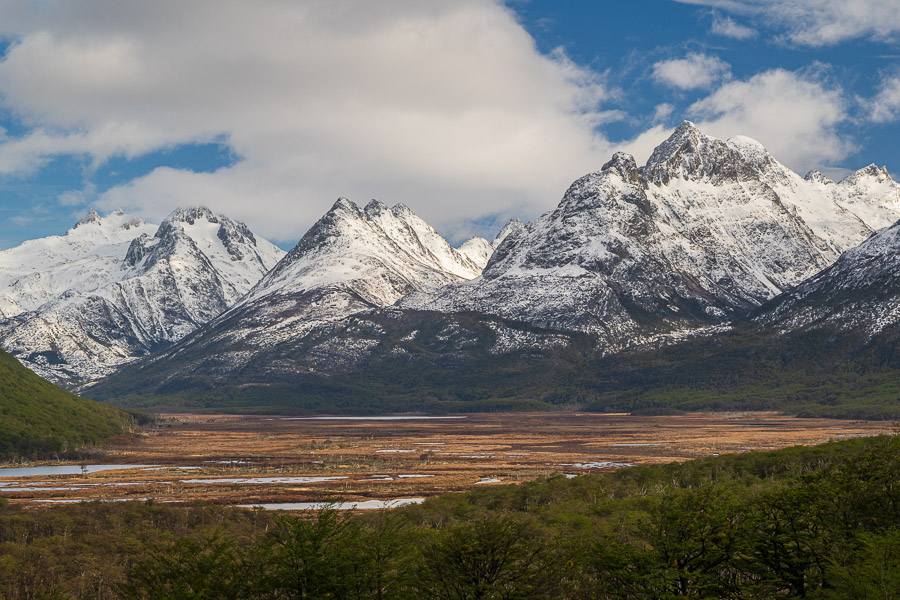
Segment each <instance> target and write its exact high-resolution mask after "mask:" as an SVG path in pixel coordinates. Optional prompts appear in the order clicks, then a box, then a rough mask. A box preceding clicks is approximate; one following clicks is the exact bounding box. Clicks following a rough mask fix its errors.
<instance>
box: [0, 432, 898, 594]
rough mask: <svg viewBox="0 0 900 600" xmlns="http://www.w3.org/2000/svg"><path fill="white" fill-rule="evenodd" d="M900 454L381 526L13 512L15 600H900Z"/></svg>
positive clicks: (807, 453)
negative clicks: (29, 599) (310, 599)
mask: <svg viewBox="0 0 900 600" xmlns="http://www.w3.org/2000/svg"><path fill="white" fill-rule="evenodd" d="M898 481H900V436H880V437H874V438H859V439H851V440H845V441H840V442H833V443H829V444H825V445H822V446H816V447H793V448H787V449H784V450H779V451H773V452H764V453H762V452H760V453H745V454H737V455H728V456H719V457H712V458H708V459H700V460H694V461H690V462H687V463H683V464H668V465H662V466H643V467H633V468H627V469H620V470H618V471H615V472H607V473H597V474H590V475H584V476H579V477H575V478H572V479H566V478H565V477H563V476H561V475H560V476H555V477H551V478H549V479H545V480H541V481H535V482H530V483H525V484H523V485H518V486H515V485H510V486H497V487H493V488H487V489H479V490H476V491H472V492H469V493H465V494H451V495H446V496H441V497H436V498H432V499H429V500H428V501H427V502H426V503H425V504H423V505H419V506H408V507H403V508H399V509H394V510H390V511H381V512H375V513H365V512H355V513H354V512H340V511H336V510H332V509H329V508H325V509H323V510H320V511H316V512H311V513H307V514H302V515H285V514H276V513H273V512H267V511H263V510H260V509H239V508H229V507H216V506H208V505H199V504H198V505H192V506H175V505H160V504H154V503H152V502H146V503H106V504H103V503H91V504H80V505H60V506H54V507H49V508H48V507H40V508H35V507H24V506H21V505H14V504H9V503H3V504H0V598H3V599H4V600H14V599H15V600H18V599H24V598H43V599H51V598H52V599H62V598H97V599H106V598H135V599H139V598H140V599H150V598H153V599H160V598H168V599H181V598H184V599H188V598H191V599H201V598H210V599H212V598H235V599H237V598H260V599H263V598H273V599H275V598H278V599H280V598H317V599H318V598H334V599H338V598H352V599H361V598H373V599H374V598H378V599H388V598H396V599H401V598H434V599H460V600H462V599H513V598H553V599H559V598H573V599H582V598H583V599H622V600H625V599H635V600H637V599H672V600H675V599H682V598H734V599H753V598H822V599H826V598H827V599H838V598H841V599H846V598H867V599H884V600H887V599H890V598H896V597H897V593H898V590H900V486H898V484H897V482H898Z"/></svg>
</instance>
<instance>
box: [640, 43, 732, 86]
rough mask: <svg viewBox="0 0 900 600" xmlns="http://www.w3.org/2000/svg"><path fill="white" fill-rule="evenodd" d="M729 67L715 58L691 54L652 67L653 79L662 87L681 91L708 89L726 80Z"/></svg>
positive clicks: (729, 70)
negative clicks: (666, 86)
mask: <svg viewBox="0 0 900 600" xmlns="http://www.w3.org/2000/svg"><path fill="white" fill-rule="evenodd" d="M730 72H731V66H730V65H729V64H728V63H727V62H725V61H723V60H722V59H720V58H718V57H716V56H710V55H708V54H700V53H696V52H695V53H691V54H688V55H687V56H686V57H685V58H677V59H673V60H665V61H661V62H658V63H656V64H654V65H653V78H654V79H655V80H656V81H658V82H659V83H662V84H663V85H668V86H672V87H675V88H678V89H681V90H692V89H698V88H708V87H710V86H712V85H713V84H714V83H716V82H717V81H719V80H721V79H723V78H728V77H729V75H730Z"/></svg>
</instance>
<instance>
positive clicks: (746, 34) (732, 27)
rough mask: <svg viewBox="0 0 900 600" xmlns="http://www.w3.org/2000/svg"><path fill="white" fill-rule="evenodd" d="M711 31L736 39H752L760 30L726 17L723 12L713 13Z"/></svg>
mask: <svg viewBox="0 0 900 600" xmlns="http://www.w3.org/2000/svg"><path fill="white" fill-rule="evenodd" d="M709 32H710V33H712V34H713V35H721V36H723V37H729V38H732V39H735V40H750V39H753V38H755V37H756V36H757V35H759V32H757V31H756V30H755V29H753V28H752V27H747V26H746V25H741V24H740V23H738V22H737V21H735V20H734V19H732V18H731V17H726V16H725V15H722V14H721V13H714V14H713V20H712V24H711V25H710V28H709Z"/></svg>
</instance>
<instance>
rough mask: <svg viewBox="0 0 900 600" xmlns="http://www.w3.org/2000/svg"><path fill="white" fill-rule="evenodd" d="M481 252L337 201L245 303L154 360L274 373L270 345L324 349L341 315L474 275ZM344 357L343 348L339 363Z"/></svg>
mask: <svg viewBox="0 0 900 600" xmlns="http://www.w3.org/2000/svg"><path fill="white" fill-rule="evenodd" d="M482 241H484V240H482ZM485 245H486V246H487V247H490V244H488V243H487V242H486V241H484V244H482V243H481V242H479V241H477V238H476V241H474V242H473V241H471V240H470V243H468V245H464V248H463V249H461V250H457V249H455V248H453V247H451V246H450V244H448V243H447V242H446V241H445V240H444V239H443V238H442V237H441V236H440V235H439V234H438V233H437V232H436V231H435V230H434V229H433V228H432V227H431V226H430V225H428V224H427V223H426V222H425V221H423V220H422V219H421V218H419V217H418V216H416V215H415V214H414V213H413V212H412V211H411V210H410V209H409V208H407V207H406V206H404V205H402V204H398V205H396V206H394V207H392V208H388V207H387V206H386V205H384V204H382V203H381V202H378V201H376V200H373V201H372V202H370V203H369V204H367V205H366V206H365V208H360V207H359V206H357V205H356V204H354V203H353V202H350V201H349V200H347V199H344V198H341V199H339V200H338V201H337V202H336V203H335V204H334V206H333V207H332V208H331V210H329V211H328V213H327V214H325V216H323V217H322V218H321V219H320V220H319V221H318V222H317V223H316V224H315V225H313V226H312V227H311V228H310V230H309V231H308V232H307V233H306V234H305V235H304V236H303V238H302V239H301V240H300V241H299V242H298V243H297V245H296V246H295V247H294V248H293V249H292V250H291V251H290V252H289V253H288V254H287V255H286V256H285V257H284V258H282V259H281V261H280V262H279V263H278V264H277V265H276V266H275V267H274V268H273V269H272V270H271V271H270V272H269V273H267V274H266V275H265V276H264V277H263V278H262V279H261V280H260V281H259V283H257V284H256V285H255V286H254V287H253V289H251V290H250V292H249V293H248V294H247V295H246V296H244V297H243V298H242V299H241V300H240V301H238V302H237V303H236V304H235V305H234V306H232V307H231V308H229V309H228V310H227V311H225V312H224V313H223V314H221V315H220V316H219V317H217V318H216V319H214V320H213V321H211V322H210V323H208V324H207V325H206V326H205V327H203V328H202V329H201V330H200V331H198V332H197V333H196V334H194V335H192V336H190V337H189V338H186V339H185V340H183V341H182V342H181V343H180V344H178V345H177V346H175V347H173V348H171V349H170V350H168V351H167V352H165V353H163V354H162V355H161V356H160V357H159V358H157V359H156V360H159V361H170V362H171V364H172V368H173V370H183V369H192V368H197V367H196V365H190V364H187V363H186V361H185V359H184V356H186V355H187V354H191V355H192V356H201V357H202V358H201V360H202V361H204V364H205V365H206V366H205V367H204V368H210V369H212V368H225V369H227V370H234V369H239V368H241V367H243V366H244V365H246V364H247V363H248V362H250V361H256V363H257V364H262V363H265V364H266V366H265V368H266V369H269V368H271V369H278V368H281V367H283V366H284V365H283V364H282V363H283V359H279V360H273V359H272V358H273V354H272V353H275V352H276V351H275V350H273V349H274V348H276V347H279V346H284V347H287V348H293V347H294V346H296V345H300V344H305V343H308V340H305V338H306V336H307V335H309V334H310V333H311V332H314V331H315V332H316V335H317V336H324V343H325V344H326V345H327V344H328V343H329V339H328V333H322V332H323V331H325V332H327V331H330V330H329V326H330V324H334V323H337V322H339V321H341V320H342V319H344V318H346V317H348V316H349V315H352V314H354V313H359V312H361V311H366V310H369V309H375V308H380V307H385V306H390V305H392V304H394V303H395V302H396V301H397V300H398V299H400V298H401V297H403V296H405V295H407V294H409V293H411V292H415V291H422V290H437V289H441V288H442V287H443V286H446V285H448V284H452V283H459V282H462V281H465V280H467V279H471V278H473V277H476V276H478V274H479V273H481V267H482V265H483V264H484V263H485V262H487V258H489V254H488V255H487V256H485V255H483V254H481V255H479V254H477V253H476V254H475V255H474V257H473V252H472V250H473V249H480V250H482V251H483V250H484V247H485ZM335 343H337V342H335ZM186 350H187V353H186V354H182V352H185V351H186ZM285 351H286V350H285V349H284V348H281V349H280V350H278V351H277V353H283V352H285ZM319 351H320V352H321V351H322V350H321V349H320V350H319ZM353 351H354V349H353V348H349V347H347V348H342V352H343V353H344V354H345V355H346V358H350V357H351V355H352V354H353ZM175 363H178V364H177V365H176V364H175ZM290 368H293V367H290Z"/></svg>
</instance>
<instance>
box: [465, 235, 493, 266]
mask: <svg viewBox="0 0 900 600" xmlns="http://www.w3.org/2000/svg"><path fill="white" fill-rule="evenodd" d="M456 250H457V251H458V252H459V253H460V254H462V255H463V256H465V257H466V258H468V259H469V260H470V261H471V262H472V264H474V265H475V266H476V267H478V272H479V273H480V272H481V271H483V270H484V268H485V267H486V266H487V264H488V261H489V260H491V255H492V254H494V246H492V245H491V243H490V242H489V241H487V240H486V239H484V238H483V237H478V236H475V237H471V238H469V239H467V240H466V241H465V242H463V243H462V244H460V246H459V248H457V249H456Z"/></svg>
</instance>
